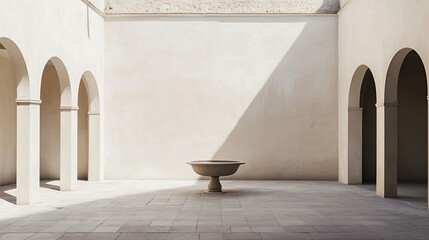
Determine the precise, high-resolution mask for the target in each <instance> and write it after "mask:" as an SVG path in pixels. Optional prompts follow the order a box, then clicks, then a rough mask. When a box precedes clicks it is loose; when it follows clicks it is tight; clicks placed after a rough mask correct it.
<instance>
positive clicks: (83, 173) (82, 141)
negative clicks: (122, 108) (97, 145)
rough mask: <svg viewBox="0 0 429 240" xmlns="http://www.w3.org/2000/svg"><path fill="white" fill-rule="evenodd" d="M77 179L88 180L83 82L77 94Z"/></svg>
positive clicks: (86, 92)
mask: <svg viewBox="0 0 429 240" xmlns="http://www.w3.org/2000/svg"><path fill="white" fill-rule="evenodd" d="M78 106H79V112H78V124H77V126H78V145H77V150H78V153H77V156H78V157H77V179H79V180H88V91H87V89H86V86H85V84H84V82H83V81H81V82H80V84H79V94H78Z"/></svg>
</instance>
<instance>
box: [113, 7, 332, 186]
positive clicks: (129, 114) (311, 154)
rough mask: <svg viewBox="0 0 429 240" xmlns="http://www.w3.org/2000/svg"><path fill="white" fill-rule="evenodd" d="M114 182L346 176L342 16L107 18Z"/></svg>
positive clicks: (330, 177)
mask: <svg viewBox="0 0 429 240" xmlns="http://www.w3.org/2000/svg"><path fill="white" fill-rule="evenodd" d="M105 30H106V32H105V34H106V43H105V47H106V52H105V57H106V58H105V61H106V73H105V76H106V82H105V84H106V85H105V104H106V112H105V131H106V137H105V144H106V148H105V156H106V178H107V179H190V178H197V177H198V176H197V175H196V174H195V173H193V171H192V170H191V167H190V166H188V165H186V162H187V161H192V160H197V159H210V158H229V159H240V160H244V161H246V162H247V164H246V165H244V166H242V167H240V169H239V171H238V173H237V174H236V175H234V177H235V178H241V179H331V180H335V179H337V172H338V168H337V164H338V159H337V156H338V153H337V136H338V132H337V17H336V16H283V17H178V18H174V17H159V18H124V19H110V20H108V21H107V22H106V24H105Z"/></svg>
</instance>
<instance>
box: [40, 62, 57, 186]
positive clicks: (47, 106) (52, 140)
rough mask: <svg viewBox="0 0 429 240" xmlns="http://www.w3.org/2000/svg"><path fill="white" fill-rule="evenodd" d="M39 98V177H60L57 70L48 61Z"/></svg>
mask: <svg viewBox="0 0 429 240" xmlns="http://www.w3.org/2000/svg"><path fill="white" fill-rule="evenodd" d="M40 96H41V97H40V98H41V100H42V104H41V106H40V179H41V180H49V179H60V103H61V92H60V82H59V78H58V72H57V70H56V68H55V66H54V64H53V63H52V62H51V61H49V62H48V63H47V64H46V66H45V69H44V70H43V75H42V85H41V94H40Z"/></svg>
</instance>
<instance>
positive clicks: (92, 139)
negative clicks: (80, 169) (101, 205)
mask: <svg viewBox="0 0 429 240" xmlns="http://www.w3.org/2000/svg"><path fill="white" fill-rule="evenodd" d="M100 140H101V139H100V113H99V112H89V113H88V181H102V180H103V179H104V165H103V164H102V162H101V156H100V150H101V149H100Z"/></svg>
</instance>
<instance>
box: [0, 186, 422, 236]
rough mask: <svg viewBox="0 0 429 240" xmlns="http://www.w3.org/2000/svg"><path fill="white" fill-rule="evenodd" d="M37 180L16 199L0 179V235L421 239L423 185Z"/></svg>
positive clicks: (13, 191)
mask: <svg viewBox="0 0 429 240" xmlns="http://www.w3.org/2000/svg"><path fill="white" fill-rule="evenodd" d="M207 183H208V182H207V181H106V182H103V183H92V182H84V181H82V182H79V191H75V192H59V191H58V190H56V188H55V187H52V186H55V185H58V184H59V183H58V181H53V182H47V183H46V182H45V183H44V184H43V185H42V186H46V187H45V188H43V189H42V191H41V202H42V203H40V204H36V205H32V206H17V205H15V204H13V203H11V202H13V196H14V194H15V190H14V188H13V187H11V186H5V187H1V188H0V212H1V214H0V239H33V240H34V239H44V240H47V239H120V240H125V239H158V240H159V239H161V240H162V239H175V240H179V239H186V240H194V239H195V240H198V239H201V240H204V239H207V240H208V239H429V212H427V211H426V209H427V206H426V204H427V190H426V185H411V184H407V185H400V188H399V195H400V196H404V197H400V198H398V199H382V198H380V197H377V196H375V192H374V188H375V186H373V185H363V186H347V185H343V184H340V183H337V182H313V181H223V182H222V183H223V187H224V189H225V190H226V192H225V193H221V194H219V193H205V192H204V190H205V188H206V186H207Z"/></svg>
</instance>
